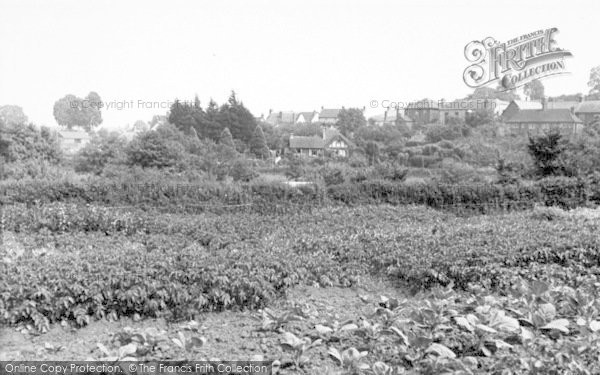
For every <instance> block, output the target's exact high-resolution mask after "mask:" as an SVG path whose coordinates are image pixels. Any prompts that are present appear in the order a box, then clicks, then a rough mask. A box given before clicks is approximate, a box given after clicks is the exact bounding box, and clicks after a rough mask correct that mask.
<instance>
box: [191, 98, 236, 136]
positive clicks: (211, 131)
mask: <svg viewBox="0 0 600 375" xmlns="http://www.w3.org/2000/svg"><path fill="white" fill-rule="evenodd" d="M195 119H196V122H197V126H198V130H199V132H198V133H199V134H200V135H201V136H202V137H203V138H210V139H212V140H214V141H217V140H219V137H220V136H221V132H222V131H223V130H224V128H225V126H223V125H222V124H220V123H219V121H218V120H219V106H218V105H217V103H216V102H215V101H214V100H212V99H210V101H209V102H208V106H207V107H206V111H205V112H204V113H203V116H202V117H195ZM230 134H231V132H230Z"/></svg>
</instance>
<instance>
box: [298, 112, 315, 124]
mask: <svg viewBox="0 0 600 375" xmlns="http://www.w3.org/2000/svg"><path fill="white" fill-rule="evenodd" d="M315 113H316V112H299V113H298V115H297V116H296V121H298V119H299V118H300V116H302V117H304V120H305V121H308V122H310V121H312V119H313V117H315Z"/></svg>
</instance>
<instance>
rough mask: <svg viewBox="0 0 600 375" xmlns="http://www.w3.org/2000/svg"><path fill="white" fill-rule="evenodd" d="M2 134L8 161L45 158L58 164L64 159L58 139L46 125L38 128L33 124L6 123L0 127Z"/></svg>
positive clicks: (0, 133)
mask: <svg viewBox="0 0 600 375" xmlns="http://www.w3.org/2000/svg"><path fill="white" fill-rule="evenodd" d="M0 135H1V138H2V141H3V142H4V147H5V150H4V152H3V154H4V157H5V160H6V162H8V163H14V162H24V161H27V160H37V161H42V160H44V161H48V162H50V163H53V164H56V163H58V162H59V161H60V160H61V159H62V152H61V150H60V146H59V142H58V139H57V137H56V135H55V134H54V133H53V132H51V131H50V129H48V128H46V127H41V128H39V129H38V128H37V127H36V126H35V125H33V124H29V125H27V124H14V125H6V126H3V127H2V128H1V129H0Z"/></svg>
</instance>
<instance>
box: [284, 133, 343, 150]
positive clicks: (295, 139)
mask: <svg viewBox="0 0 600 375" xmlns="http://www.w3.org/2000/svg"><path fill="white" fill-rule="evenodd" d="M336 139H341V140H343V141H344V142H345V143H346V144H347V145H348V147H354V143H352V141H350V140H349V139H348V138H346V137H345V136H344V135H343V134H341V133H340V132H339V131H338V130H337V129H335V128H329V129H325V130H324V131H323V137H317V136H311V137H306V136H294V135H292V136H290V148H311V149H322V148H325V147H327V146H328V145H330V144H331V142H333V141H335V140H336Z"/></svg>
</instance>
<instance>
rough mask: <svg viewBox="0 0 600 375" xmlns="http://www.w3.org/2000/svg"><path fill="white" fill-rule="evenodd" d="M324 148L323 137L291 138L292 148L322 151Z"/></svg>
mask: <svg viewBox="0 0 600 375" xmlns="http://www.w3.org/2000/svg"><path fill="white" fill-rule="evenodd" d="M324 147H325V141H324V139H323V138H321V137H317V136H312V137H306V136H290V148H311V149H321V148H324Z"/></svg>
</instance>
